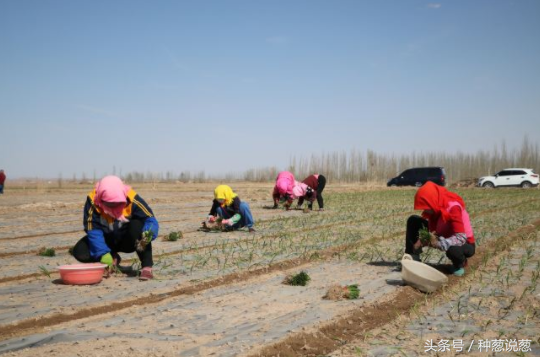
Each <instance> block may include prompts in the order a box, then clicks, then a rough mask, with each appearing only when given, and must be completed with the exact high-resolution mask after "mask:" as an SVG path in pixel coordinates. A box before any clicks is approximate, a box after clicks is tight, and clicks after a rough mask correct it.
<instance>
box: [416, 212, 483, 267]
mask: <svg viewBox="0 0 540 357" xmlns="http://www.w3.org/2000/svg"><path fill="white" fill-rule="evenodd" d="M427 226H428V221H427V220H425V219H424V218H422V217H420V216H416V215H414V216H410V217H409V219H407V232H406V234H405V253H407V254H410V255H412V256H413V258H418V256H419V255H420V253H422V248H421V247H420V248H419V249H418V250H415V249H414V244H415V243H416V242H417V241H418V239H419V235H418V231H419V230H420V229H422V228H423V227H427ZM475 249H476V247H475V245H474V244H469V243H465V244H464V245H461V246H451V247H450V248H448V250H447V251H446V257H447V258H448V259H450V260H451V261H452V264H453V265H454V267H455V268H456V269H459V268H463V265H464V264H465V261H466V260H467V258H470V257H472V256H473V255H474V252H475Z"/></svg>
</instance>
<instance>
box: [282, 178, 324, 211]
mask: <svg viewBox="0 0 540 357" xmlns="http://www.w3.org/2000/svg"><path fill="white" fill-rule="evenodd" d="M325 186H326V177H324V176H323V175H319V174H313V175H311V176H308V177H306V178H305V179H304V180H303V181H302V182H296V183H295V185H294V187H293V197H292V199H293V200H294V198H296V197H298V204H297V206H296V208H301V207H302V205H303V204H304V200H307V201H308V204H307V205H308V209H309V210H310V211H311V210H313V201H315V198H316V199H317V204H318V205H319V211H324V199H323V197H322V192H323V190H324V187H325ZM291 204H292V200H291V201H290V203H289V206H290V205H291Z"/></svg>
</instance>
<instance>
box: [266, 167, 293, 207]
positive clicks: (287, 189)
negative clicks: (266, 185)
mask: <svg viewBox="0 0 540 357" xmlns="http://www.w3.org/2000/svg"><path fill="white" fill-rule="evenodd" d="M295 182H296V181H295V179H294V175H293V174H292V173H291V172H289V171H282V172H280V173H279V174H278V175H277V178H276V184H275V186H274V191H273V192H272V199H273V200H274V207H272V208H274V209H275V208H278V205H279V203H280V202H285V201H288V200H289V199H290V196H292V195H293V191H292V190H293V187H294V183H295ZM287 209H288V207H287Z"/></svg>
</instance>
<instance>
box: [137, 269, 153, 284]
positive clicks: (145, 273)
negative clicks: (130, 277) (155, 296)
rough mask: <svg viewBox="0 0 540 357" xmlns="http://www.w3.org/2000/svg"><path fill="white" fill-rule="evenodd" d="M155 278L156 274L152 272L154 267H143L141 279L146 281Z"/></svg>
mask: <svg viewBox="0 0 540 357" xmlns="http://www.w3.org/2000/svg"><path fill="white" fill-rule="evenodd" d="M152 279H154V274H152V268H150V267H146V268H142V270H141V275H140V276H139V280H141V281H146V280H152Z"/></svg>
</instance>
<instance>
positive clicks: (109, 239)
mask: <svg viewBox="0 0 540 357" xmlns="http://www.w3.org/2000/svg"><path fill="white" fill-rule="evenodd" d="M83 225H84V231H85V232H86V234H87V235H86V236H85V237H83V238H82V239H81V240H79V241H78V242H77V244H76V245H75V247H74V248H73V256H74V257H75V259H77V260H78V261H80V262H81V263H90V262H101V263H103V264H107V265H108V266H109V271H110V270H112V269H114V268H115V267H116V266H118V265H119V264H120V260H121V258H120V255H119V254H118V252H123V253H132V252H134V251H137V255H138V256H139V259H140V260H141V266H142V270H141V274H140V277H139V279H140V280H149V279H153V274H152V266H153V264H154V263H153V260H152V243H151V241H152V240H154V239H156V237H157V236H158V231H159V224H158V221H157V220H156V217H155V216H154V213H153V212H152V209H151V208H150V207H149V206H148V204H147V203H146V202H145V201H144V200H143V199H142V198H141V197H140V196H139V195H138V194H137V193H136V192H135V191H134V190H133V189H132V188H131V187H129V186H127V185H124V183H123V182H122V180H121V179H120V178H119V177H116V176H106V177H104V178H102V179H101V180H100V181H99V182H98V183H97V184H96V187H95V189H94V190H93V191H92V192H90V193H89V194H88V197H87V198H86V204H85V206H84V221H83Z"/></svg>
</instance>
